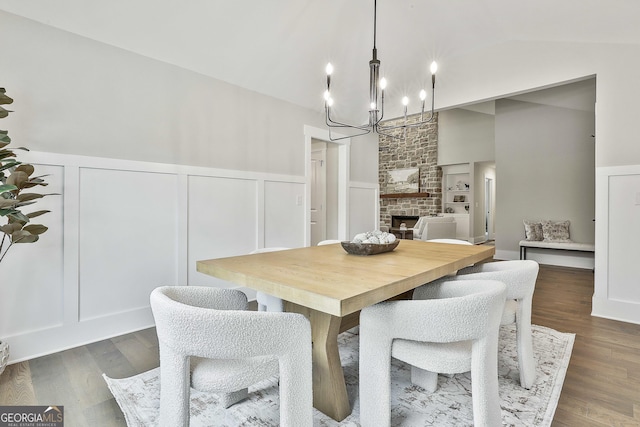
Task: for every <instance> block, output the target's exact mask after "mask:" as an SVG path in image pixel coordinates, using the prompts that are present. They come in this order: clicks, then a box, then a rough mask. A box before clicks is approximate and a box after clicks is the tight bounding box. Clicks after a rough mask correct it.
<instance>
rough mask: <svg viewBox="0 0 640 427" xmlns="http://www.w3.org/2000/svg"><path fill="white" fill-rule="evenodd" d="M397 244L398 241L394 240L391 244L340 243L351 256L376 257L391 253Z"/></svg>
mask: <svg viewBox="0 0 640 427" xmlns="http://www.w3.org/2000/svg"><path fill="white" fill-rule="evenodd" d="M399 243H400V240H396V241H395V242H393V243H354V242H340V244H341V245H342V248H343V249H344V250H345V251H346V252H347V253H349V254H352V255H376V254H381V253H384V252H391V251H392V250H394V249H395V248H396V246H398V244H399Z"/></svg>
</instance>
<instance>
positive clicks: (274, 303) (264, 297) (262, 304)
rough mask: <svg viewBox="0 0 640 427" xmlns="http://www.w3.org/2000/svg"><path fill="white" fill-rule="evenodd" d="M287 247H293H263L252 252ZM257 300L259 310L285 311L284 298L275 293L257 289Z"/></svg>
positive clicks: (258, 252)
mask: <svg viewBox="0 0 640 427" xmlns="http://www.w3.org/2000/svg"><path fill="white" fill-rule="evenodd" d="M287 249H291V248H283V247H271V248H261V249H256V250H255V251H252V252H250V254H261V253H265V252H276V251H286V250H287ZM256 301H257V303H258V311H274V312H278V313H281V312H283V311H284V305H283V303H282V299H281V298H278V297H274V296H273V295H269V294H266V293H264V292H261V291H257V292H256Z"/></svg>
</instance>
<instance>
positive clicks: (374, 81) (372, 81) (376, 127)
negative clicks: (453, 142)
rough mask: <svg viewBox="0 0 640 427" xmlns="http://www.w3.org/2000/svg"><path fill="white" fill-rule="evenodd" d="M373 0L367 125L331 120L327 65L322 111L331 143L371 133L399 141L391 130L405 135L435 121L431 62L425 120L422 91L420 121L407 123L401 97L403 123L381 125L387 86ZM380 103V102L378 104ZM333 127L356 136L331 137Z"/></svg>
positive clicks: (434, 68) (404, 100) (405, 101)
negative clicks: (400, 131) (429, 92)
mask: <svg viewBox="0 0 640 427" xmlns="http://www.w3.org/2000/svg"><path fill="white" fill-rule="evenodd" d="M376 9H377V5H376V0H374V1H373V53H372V58H371V61H369V122H368V123H366V124H363V125H350V124H347V123H341V122H339V121H336V120H334V119H333V118H331V107H332V106H333V98H332V97H331V74H332V73H333V65H331V63H328V64H327V67H326V69H325V71H326V73H327V90H326V91H325V93H324V109H325V115H326V119H325V121H326V123H327V126H328V127H329V139H330V140H331V141H337V140H340V139H344V138H352V137H356V136H361V135H366V134H369V133H371V132H374V133H377V134H379V135H383V136H388V137H391V138H398V137H399V136H398V135H397V134H392V133H391V132H392V131H395V130H398V129H401V130H404V131H405V132H406V130H407V129H409V128H414V127H419V126H422V125H424V124H425V123H430V122H432V121H433V119H434V114H433V111H434V96H433V95H434V92H435V87H436V71H437V69H438V65H437V64H436V63H435V61H434V62H432V63H431V111H430V113H429V114H428V116H427V117H425V112H424V108H425V103H426V99H427V92H426V91H425V90H424V89H423V90H421V91H420V95H419V96H420V101H421V104H422V110H421V112H420V120H419V121H417V122H412V123H408V121H407V105H408V104H409V98H408V97H406V96H404V97H403V98H402V105H403V106H404V123H403V124H401V125H395V126H384V125H381V124H380V122H381V121H382V119H383V117H384V90H385V88H386V86H387V81H386V79H385V78H384V77H383V78H382V79H380V78H379V74H380V60H379V59H378V51H377V49H376ZM378 101H379V102H378ZM332 128H341V129H348V130H353V131H355V132H356V133H354V134H351V135H347V136H341V137H337V138H334V137H333V136H332V135H331V129H332Z"/></svg>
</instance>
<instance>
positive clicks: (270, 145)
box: [0, 12, 378, 362]
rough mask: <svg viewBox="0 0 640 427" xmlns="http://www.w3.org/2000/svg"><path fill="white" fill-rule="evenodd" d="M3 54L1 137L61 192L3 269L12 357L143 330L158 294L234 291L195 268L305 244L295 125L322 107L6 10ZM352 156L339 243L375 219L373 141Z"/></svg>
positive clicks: (1, 312) (3, 311)
mask: <svg viewBox="0 0 640 427" xmlns="http://www.w3.org/2000/svg"><path fill="white" fill-rule="evenodd" d="M0 52H2V63H3V67H2V75H1V76H0V77H1V81H0V86H1V87H5V88H6V89H7V91H8V94H9V95H10V96H11V97H13V98H14V99H15V102H14V104H13V105H12V106H11V107H12V108H11V109H12V110H14V111H15V112H14V113H12V114H11V115H10V116H9V118H6V119H3V121H2V128H3V129H8V130H9V134H10V136H11V137H12V139H13V141H14V144H13V145H15V146H21V145H25V146H28V147H29V148H30V149H32V150H34V151H32V152H31V153H26V156H25V157H23V160H31V161H33V162H35V163H37V164H38V172H40V171H42V172H48V173H51V174H52V175H51V177H50V179H49V181H50V182H51V185H50V187H48V188H49V189H51V191H55V192H58V193H60V194H62V195H61V196H57V197H50V198H46V199H44V200H43V201H42V205H41V206H42V207H43V208H49V209H50V210H51V211H52V212H51V213H50V214H47V215H46V216H44V217H42V222H43V223H45V225H48V226H49V227H50V230H49V231H48V232H47V233H45V234H44V235H43V237H42V239H41V241H39V242H37V243H36V244H33V245H22V246H21V247H20V248H15V253H10V254H9V256H8V258H7V259H6V260H5V261H3V263H2V264H3V265H2V266H1V268H2V270H3V271H2V277H3V279H2V284H0V285H2V286H0V288H1V289H0V292H1V297H0V338H2V339H3V340H4V339H6V340H7V341H9V343H10V345H11V348H12V353H11V354H12V355H11V360H12V362H15V361H18V360H23V359H28V358H31V357H35V356H37V355H41V354H46V353H50V352H53V351H57V350H60V349H63V348H68V347H72V346H77V345H80V344H83V343H87V342H92V341H96V340H99V339H103V338H105V337H109V336H114V335H119V334H122V333H126V332H130V331H133V330H137V329H141V328H144V327H148V326H150V325H151V324H152V322H153V320H152V318H151V314H150V310H149V307H148V295H149V292H150V291H151V289H153V287H155V286H158V285H162V284H205V285H214V286H233V285H229V284H225V283H221V282H219V281H216V280H215V279H213V278H210V277H207V276H204V275H202V274H200V273H197V272H196V271H195V261H196V260H198V259H207V258H213V257H217V256H230V255H237V254H242V253H246V252H249V251H251V250H253V249H256V248H257V247H262V246H289V247H296V246H303V245H304V244H305V239H306V231H305V229H306V225H305V212H304V211H305V206H304V203H303V205H300V204H299V203H298V200H307V197H306V196H307V195H306V193H307V190H306V189H307V181H306V179H307V178H306V177H305V173H306V167H307V165H306V158H305V150H306V146H305V143H306V140H305V131H304V129H305V126H306V125H311V126H317V127H323V126H324V125H323V117H322V114H319V113H316V112H313V111H310V110H306V109H303V108H300V107H297V106H294V105H292V104H289V103H286V102H283V101H280V100H276V99H273V98H269V97H266V96H263V95H260V94H258V93H255V92H251V91H247V90H245V89H242V88H239V87H235V86H232V85H229V84H226V83H224V82H221V81H217V80H215V79H211V78H208V77H205V76H202V75H200V74H197V73H194V72H191V71H187V70H184V69H181V68H179V67H176V66H173V65H168V64H165V63H162V62H159V61H156V60H152V59H149V58H145V57H142V56H139V55H136V54H133V53H131V52H127V51H124V50H122V49H118V48H114V47H112V46H108V45H105V44H101V43H97V42H95V41H91V40H88V39H85V38H82V37H79V36H76V35H73V34H70V33H66V32H64V31H60V30H57V29H54V28H51V27H48V26H46V25H42V24H39V23H35V22H33V21H30V20H27V19H23V18H19V17H16V16H14V15H11V14H8V13H5V12H0ZM319 102H322V101H321V99H320V100H319ZM349 149H350V151H351V154H352V156H351V157H350V158H349V157H345V158H346V159H347V162H348V164H349V168H344V170H350V174H347V176H346V177H345V179H346V182H347V185H346V189H345V192H346V193H350V192H351V187H350V184H349V181H357V185H355V187H354V190H353V191H354V192H355V193H356V194H355V195H354V200H355V201H356V202H357V203H358V205H357V209H356V210H355V211H354V212H352V213H351V215H348V216H347V219H346V221H345V222H348V224H346V225H345V230H344V231H343V232H344V233H345V234H346V233H348V229H347V227H352V228H353V229H355V230H360V229H363V228H366V229H372V228H373V227H372V226H371V223H372V218H373V219H374V221H375V218H377V210H378V207H377V206H378V203H377V198H376V197H371V194H377V193H376V191H377V154H378V153H377V144H376V143H375V139H372V138H361V139H358V140H354V141H353V142H352V143H351V144H350V146H349ZM363 188H365V189H363ZM361 195H363V197H361ZM300 196H302V197H301V198H300ZM344 200H348V197H345V198H344ZM367 204H368V205H367ZM346 211H347V213H349V206H347V208H346ZM360 221H364V223H360ZM13 251H14V249H12V252H13ZM8 283H10V285H7V284H8ZM248 293H250V292H248Z"/></svg>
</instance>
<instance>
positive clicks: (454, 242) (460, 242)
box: [425, 239, 473, 276]
mask: <svg viewBox="0 0 640 427" xmlns="http://www.w3.org/2000/svg"><path fill="white" fill-rule="evenodd" d="M425 241H426V242H431V243H449V244H451V245H467V246H473V243H471V242H468V241H466V240H460V239H430V240H425ZM471 265H473V264H471ZM456 274H458V271H457V270H456V271H454V272H453V273H449V274H447V276H455V275H456Z"/></svg>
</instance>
